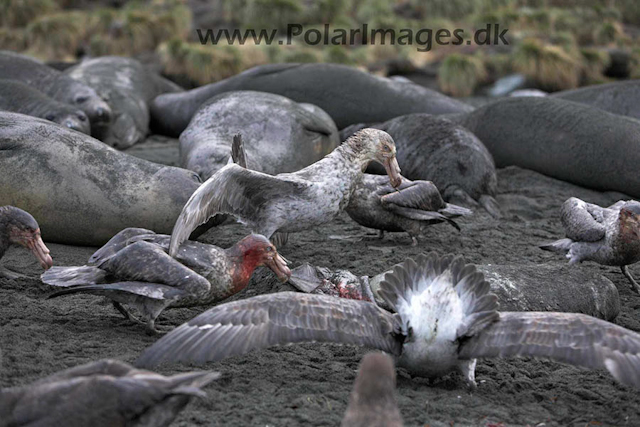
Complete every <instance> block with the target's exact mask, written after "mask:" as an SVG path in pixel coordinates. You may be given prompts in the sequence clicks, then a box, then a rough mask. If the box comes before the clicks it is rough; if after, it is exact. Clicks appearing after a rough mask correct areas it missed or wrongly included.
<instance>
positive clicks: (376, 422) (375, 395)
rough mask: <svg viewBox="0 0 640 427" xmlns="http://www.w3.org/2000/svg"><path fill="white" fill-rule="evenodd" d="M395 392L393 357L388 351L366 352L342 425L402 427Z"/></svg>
mask: <svg viewBox="0 0 640 427" xmlns="http://www.w3.org/2000/svg"><path fill="white" fill-rule="evenodd" d="M395 393H396V371H395V368H394V366H393V359H391V357H389V355H387V354H384V353H367V354H365V355H364V357H363V358H362V362H361V363H360V369H358V377H357V378H356V382H355V384H354V385H353V391H352V392H351V396H350V397H349V406H348V407H347V412H346V413H345V414H344V418H343V419H342V424H341V426H342V427H402V416H401V415H400V410H399V409H398V403H397V402H396V396H395Z"/></svg>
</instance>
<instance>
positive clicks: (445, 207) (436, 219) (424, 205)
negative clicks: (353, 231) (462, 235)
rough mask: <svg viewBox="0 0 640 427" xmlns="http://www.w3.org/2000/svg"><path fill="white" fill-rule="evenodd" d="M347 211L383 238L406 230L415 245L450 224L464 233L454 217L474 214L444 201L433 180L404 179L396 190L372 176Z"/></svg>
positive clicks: (361, 184)
mask: <svg viewBox="0 0 640 427" xmlns="http://www.w3.org/2000/svg"><path fill="white" fill-rule="evenodd" d="M345 211H346V212H347V214H349V216H350V217H351V219H353V220H354V221H355V222H357V223H358V224H360V225H362V226H365V227H369V228H375V229H377V230H380V238H382V236H383V233H384V232H385V231H406V232H407V233H409V236H411V244H412V245H413V246H416V245H417V244H418V239H417V238H418V236H420V235H421V234H422V233H423V231H424V229H425V228H426V227H428V226H430V225H433V224H438V223H441V222H447V223H449V224H450V225H452V226H453V227H454V228H456V230H458V231H460V227H459V226H458V224H456V222H455V221H453V219H452V218H456V217H459V216H463V215H471V213H472V212H471V210H469V209H467V208H463V207H461V206H457V205H453V204H450V203H446V202H445V201H444V200H442V196H441V195H440V192H439V191H438V188H437V187H436V186H435V185H434V184H433V183H432V182H431V181H410V180H408V179H406V178H404V177H403V178H402V184H400V186H399V187H398V188H393V187H392V186H391V185H389V180H388V179H386V177H384V176H381V175H372V174H364V176H363V177H362V180H361V181H360V182H359V183H358V184H357V185H356V189H355V191H354V192H353V195H352V196H351V198H350V199H349V205H348V206H347V208H346V209H345Z"/></svg>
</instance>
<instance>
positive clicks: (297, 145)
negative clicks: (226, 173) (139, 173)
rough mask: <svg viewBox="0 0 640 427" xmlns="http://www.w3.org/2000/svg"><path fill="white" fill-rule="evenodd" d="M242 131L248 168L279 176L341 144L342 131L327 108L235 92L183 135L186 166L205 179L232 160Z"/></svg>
mask: <svg viewBox="0 0 640 427" xmlns="http://www.w3.org/2000/svg"><path fill="white" fill-rule="evenodd" d="M237 133H241V134H242V136H243V138H244V141H245V143H244V147H245V150H246V151H247V157H248V165H247V166H248V168H249V169H251V170H256V171H259V172H264V173H268V174H270V175H275V174H278V173H285V172H295V171H297V170H300V169H303V168H305V167H307V166H309V165H310V164H312V163H315V162H317V161H318V160H320V159H322V158H323V157H324V156H325V155H327V154H329V153H330V152H331V151H333V149H334V148H336V147H337V146H338V145H339V144H340V138H339V137H338V129H337V128H336V125H335V123H333V120H332V119H331V117H329V116H328V115H327V113H325V112H324V111H322V109H320V108H318V107H316V106H314V105H309V104H298V103H296V102H294V101H291V100H290V99H288V98H285V97H283V96H279V95H273V94H270V93H263V92H253V91H234V92H227V93H223V94H221V95H218V96H215V97H214V98H212V99H210V100H209V101H207V102H206V103H204V104H203V105H202V106H201V107H200V109H199V110H198V112H197V113H196V114H195V116H194V117H193V119H191V123H189V126H188V127H187V129H185V131H184V132H182V134H181V135H180V165H181V166H182V167H183V168H185V169H189V170H192V171H194V172H196V173H197V174H198V175H200V177H201V178H202V179H203V180H206V179H209V178H210V177H211V175H213V174H214V173H215V172H217V171H218V170H219V169H221V168H222V167H224V166H225V165H226V164H227V162H228V161H229V156H230V153H231V141H232V139H233V135H235V134H237Z"/></svg>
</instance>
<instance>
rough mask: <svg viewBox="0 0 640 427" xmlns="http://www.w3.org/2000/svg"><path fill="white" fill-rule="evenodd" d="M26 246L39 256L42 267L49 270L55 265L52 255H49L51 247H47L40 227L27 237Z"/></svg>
mask: <svg viewBox="0 0 640 427" xmlns="http://www.w3.org/2000/svg"><path fill="white" fill-rule="evenodd" d="M25 246H26V247H27V248H29V250H30V251H31V252H32V253H33V255H34V256H35V257H36V258H38V261H40V265H41V266H42V268H44V269H45V270H48V269H50V268H51V267H52V266H53V259H52V258H51V255H49V248H47V246H46V245H45V244H44V242H43V241H42V237H40V229H38V230H36V232H35V233H34V234H33V236H32V237H31V238H28V239H26V241H25Z"/></svg>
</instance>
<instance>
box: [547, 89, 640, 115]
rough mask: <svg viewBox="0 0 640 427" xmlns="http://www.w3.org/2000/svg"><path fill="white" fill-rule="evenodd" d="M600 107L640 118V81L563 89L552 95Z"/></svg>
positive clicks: (611, 111)
mask: <svg viewBox="0 0 640 427" xmlns="http://www.w3.org/2000/svg"><path fill="white" fill-rule="evenodd" d="M551 96H552V97H554V98H562V99H566V100H567V101H573V102H579V103H581V104H586V105H590V106H592V107H596V108H600V109H601V110H604V111H608V112H609V113H613V114H619V115H621V116H628V117H633V118H634V119H640V104H638V99H640V81H638V80H629V81H622V82H615V83H608V84H603V85H595V86H587V87H582V88H578V89H572V90H563V91H562V92H556V93H554V94H552V95H551Z"/></svg>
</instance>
